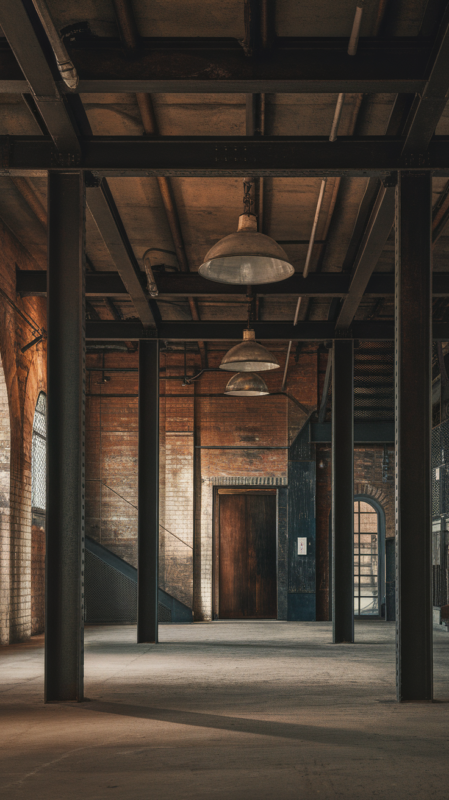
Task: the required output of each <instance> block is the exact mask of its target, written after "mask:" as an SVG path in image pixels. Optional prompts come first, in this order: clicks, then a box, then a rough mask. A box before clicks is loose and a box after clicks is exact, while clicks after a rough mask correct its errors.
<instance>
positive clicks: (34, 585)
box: [31, 521, 45, 636]
mask: <svg viewBox="0 0 449 800" xmlns="http://www.w3.org/2000/svg"><path fill="white" fill-rule="evenodd" d="M44 628H45V528H44V526H43V525H42V524H40V523H39V524H35V522H34V521H33V525H32V527H31V635H32V636H36V635H37V634H38V633H43V631H44Z"/></svg>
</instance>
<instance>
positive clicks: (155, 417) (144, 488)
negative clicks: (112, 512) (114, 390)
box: [137, 339, 159, 642]
mask: <svg viewBox="0 0 449 800" xmlns="http://www.w3.org/2000/svg"><path fill="white" fill-rule="evenodd" d="M138 505H139V572H138V600H137V641H138V642H157V640H158V636H157V633H158V631H157V583H158V574H157V572H158V556H159V553H158V549H159V343H158V341H157V340H154V341H151V340H148V341H147V340H145V339H141V340H140V342H139V500H138Z"/></svg>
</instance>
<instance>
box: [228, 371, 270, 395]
mask: <svg viewBox="0 0 449 800" xmlns="http://www.w3.org/2000/svg"><path fill="white" fill-rule="evenodd" d="M224 393H225V394H227V395H231V396H232V397H260V396H261V395H265V394H269V391H268V388H267V384H266V383H265V381H264V380H263V378H261V377H260V375H256V373H255V372H243V373H242V372H238V373H237V375H233V376H232V378H231V379H230V380H229V381H228V383H227V386H226V389H225V392H224Z"/></svg>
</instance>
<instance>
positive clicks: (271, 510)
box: [219, 493, 277, 619]
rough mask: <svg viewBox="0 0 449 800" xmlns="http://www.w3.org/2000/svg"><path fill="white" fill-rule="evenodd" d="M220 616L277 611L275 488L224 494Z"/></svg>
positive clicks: (250, 616) (266, 615)
mask: <svg viewBox="0 0 449 800" xmlns="http://www.w3.org/2000/svg"><path fill="white" fill-rule="evenodd" d="M219 617H220V619H276V617H277V602H276V495H275V494H257V493H255V494H248V493H245V494H224V495H220V509H219Z"/></svg>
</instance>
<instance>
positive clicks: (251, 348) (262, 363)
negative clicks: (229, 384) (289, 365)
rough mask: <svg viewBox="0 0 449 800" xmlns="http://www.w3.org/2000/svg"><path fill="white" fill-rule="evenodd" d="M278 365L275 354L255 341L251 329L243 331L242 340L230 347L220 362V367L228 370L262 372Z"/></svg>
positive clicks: (276, 367)
mask: <svg viewBox="0 0 449 800" xmlns="http://www.w3.org/2000/svg"><path fill="white" fill-rule="evenodd" d="M278 367H279V362H278V360H277V359H276V358H275V356H274V355H273V354H272V353H270V351H269V350H267V348H266V347H264V346H263V345H262V344H259V343H258V342H256V335H255V333H254V331H253V330H244V331H243V342H240V344H236V345H235V347H232V348H231V349H230V350H229V352H228V353H226V355H225V357H224V358H223V360H222V362H221V364H220V369H226V370H229V371H230V372H263V371H265V370H269V369H278Z"/></svg>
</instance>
